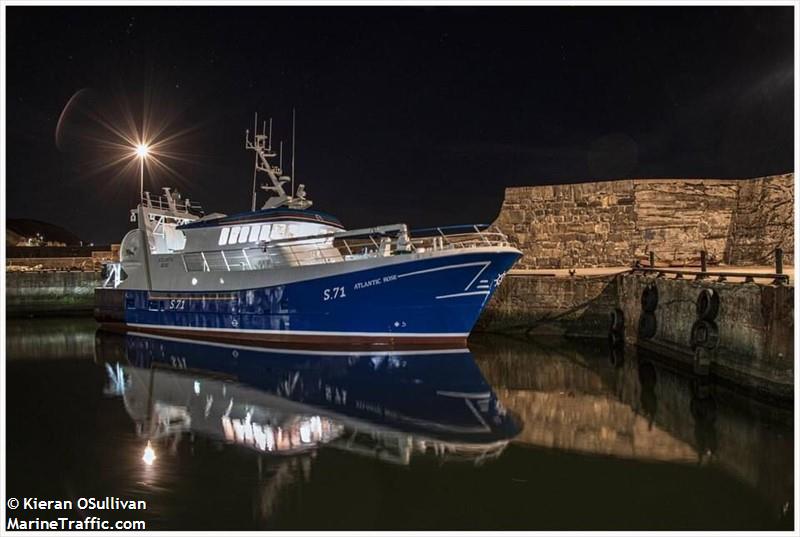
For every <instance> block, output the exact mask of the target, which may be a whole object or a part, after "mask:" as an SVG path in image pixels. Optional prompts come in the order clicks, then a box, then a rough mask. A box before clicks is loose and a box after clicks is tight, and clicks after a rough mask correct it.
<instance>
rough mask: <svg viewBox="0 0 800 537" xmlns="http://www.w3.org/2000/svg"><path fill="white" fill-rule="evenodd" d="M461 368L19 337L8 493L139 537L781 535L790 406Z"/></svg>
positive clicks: (462, 360)
mask: <svg viewBox="0 0 800 537" xmlns="http://www.w3.org/2000/svg"><path fill="white" fill-rule="evenodd" d="M87 342H91V343H90V344H87ZM470 350H471V352H469V351H463V350H462V351H456V352H450V353H442V352H441V351H432V352H431V353H429V354H427V355H426V354H422V355H420V354H404V353H397V352H388V353H387V352H378V353H364V354H357V353H346V354H331V353H322V354H320V353H309V352H295V351H292V352H289V351H274V350H273V351H268V352H267V351H265V350H263V349H255V350H254V349H248V348H245V347H237V346H225V345H209V344H206V343H198V342H186V341H176V340H169V339H158V338H150V337H142V336H130V335H129V336H121V335H115V334H106V333H102V332H100V333H98V334H97V335H95V326H94V325H93V323H91V322H90V321H87V320H83V319H61V320H55V319H49V320H47V321H41V320H12V321H10V322H9V328H8V339H7V352H8V357H9V361H8V363H7V368H8V376H9V382H8V386H9V394H8V395H9V399H8V401H9V413H8V420H7V428H8V429H7V430H8V436H9V438H10V439H13V441H12V442H10V443H9V446H8V469H9V476H8V491H9V495H12V494H15V495H17V496H25V495H30V496H37V497H39V498H45V499H49V498H70V497H80V496H97V497H105V496H109V495H112V496H114V495H115V496H118V497H121V498H125V499H145V500H147V502H148V510H147V512H146V513H145V515H144V519H145V520H147V521H148V528H149V529H159V528H160V529H231V530H234V529H262V528H263V529H345V528H353V529H370V528H376V529H532V530H536V529H789V528H791V521H792V519H793V508H794V506H793V505H792V503H791V499H792V497H793V468H792V460H793V455H792V448H793V445H792V438H793V432H792V429H791V423H792V419H793V418H792V414H791V410H787V409H784V408H781V407H779V406H773V405H769V404H766V403H763V402H758V401H755V400H753V399H751V398H748V397H746V396H744V395H741V394H738V393H735V392H733V391H731V390H730V389H727V388H725V387H722V386H719V385H716V384H714V383H711V382H708V381H707V380H703V379H700V378H693V377H691V376H690V375H687V374H685V373H683V372H681V371H679V370H675V369H673V368H671V367H668V366H666V365H664V364H663V363H661V362H659V361H656V360H653V359H651V357H649V356H644V355H637V353H636V352H635V351H631V350H628V352H627V354H617V355H614V356H611V357H610V356H609V355H608V353H607V351H606V350H605V349H603V348H602V345H598V344H596V343H595V342H592V343H590V344H582V343H580V342H574V341H563V340H552V339H550V340H538V341H537V342H536V344H535V345H534V344H532V343H531V342H520V341H514V340H510V339H507V338H503V337H497V336H478V337H475V338H473V339H472V340H471V341H470ZM148 444H149V445H150V446H151V448H152V453H151V455H153V456H154V457H155V458H154V459H152V461H151V464H147V463H146V462H145V461H144V460H143V458H149V457H145V456H146V453H145V451H146V448H147V446H148ZM130 517H131V515H128V518H130ZM112 518H113V517H112Z"/></svg>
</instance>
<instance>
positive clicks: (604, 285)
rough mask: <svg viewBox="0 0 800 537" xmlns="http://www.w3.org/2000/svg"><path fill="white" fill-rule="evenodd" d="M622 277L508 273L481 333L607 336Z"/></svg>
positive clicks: (488, 309) (480, 326)
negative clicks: (609, 319) (617, 287)
mask: <svg viewBox="0 0 800 537" xmlns="http://www.w3.org/2000/svg"><path fill="white" fill-rule="evenodd" d="M616 285H617V284H616V278H615V277H614V276H613V275H611V276H601V277H583V276H575V277H564V278H556V277H552V276H534V275H525V274H514V273H508V274H506V277H505V278H504V279H503V283H502V285H501V286H500V287H499V288H498V289H497V291H496V292H495V294H494V295H493V296H492V298H491V299H490V301H489V304H488V305H487V307H486V309H485V310H484V311H483V314H482V315H481V317H480V319H479V320H478V324H477V325H476V327H475V330H476V331H478V332H497V333H519V334H525V335H529V336H533V335H565V336H570V337H606V335H607V333H608V315H609V312H610V311H612V310H613V309H614V308H615V307H616V300H617V290H616Z"/></svg>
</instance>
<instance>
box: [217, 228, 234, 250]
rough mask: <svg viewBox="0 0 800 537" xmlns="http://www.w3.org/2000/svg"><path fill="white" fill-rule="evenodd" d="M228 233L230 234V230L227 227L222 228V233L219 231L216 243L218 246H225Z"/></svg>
mask: <svg viewBox="0 0 800 537" xmlns="http://www.w3.org/2000/svg"><path fill="white" fill-rule="evenodd" d="M230 232H231V228H228V227H224V228H222V231H220V233H219V241H217V244H219V245H220V246H222V245H224V244H227V242H228V234H229V233H230Z"/></svg>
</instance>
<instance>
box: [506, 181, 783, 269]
mask: <svg viewBox="0 0 800 537" xmlns="http://www.w3.org/2000/svg"><path fill="white" fill-rule="evenodd" d="M793 211H794V174H791V173H790V174H784V175H774V176H769V177H762V178H756V179H740V180H719V179H626V180H617V181H603V182H590V183H578V184H571V185H546V186H526V187H510V188H507V189H506V191H505V199H504V201H503V205H502V208H501V210H500V214H499V215H498V217H497V219H496V220H495V222H494V223H495V225H497V226H498V227H499V228H500V229H501V230H502V231H503V232H504V233H506V234H507V235H508V237H509V240H510V241H511V242H512V243H513V244H514V245H516V246H517V247H518V248H519V249H520V250H521V251H522V252H523V254H524V255H523V257H522V259H521V260H520V261H519V263H518V264H517V266H516V268H518V269H536V268H585V267H612V266H630V265H631V263H632V262H633V260H634V259H638V258H646V257H647V255H648V252H649V251H653V252H655V254H656V258H657V260H658V261H659V262H662V263H674V264H681V263H686V262H691V261H693V260H696V259H697V258H698V256H699V253H698V252H699V251H700V250H706V251H707V252H708V253H709V255H710V256H711V258H712V259H715V260H717V261H721V262H724V263H728V264H733V263H735V264H737V265H765V264H767V265H768V264H770V263H771V262H772V259H773V252H774V249H775V248H776V247H778V246H780V247H781V248H783V250H784V259H785V261H786V262H787V263H788V264H791V263H792V262H793V258H794V226H793V222H794V212H793Z"/></svg>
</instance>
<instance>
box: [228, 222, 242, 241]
mask: <svg viewBox="0 0 800 537" xmlns="http://www.w3.org/2000/svg"><path fill="white" fill-rule="evenodd" d="M240 231H241V228H240V227H239V226H233V227H232V228H231V234H230V236H229V237H228V244H236V241H237V240H238V239H239V232H240Z"/></svg>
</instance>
